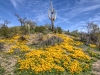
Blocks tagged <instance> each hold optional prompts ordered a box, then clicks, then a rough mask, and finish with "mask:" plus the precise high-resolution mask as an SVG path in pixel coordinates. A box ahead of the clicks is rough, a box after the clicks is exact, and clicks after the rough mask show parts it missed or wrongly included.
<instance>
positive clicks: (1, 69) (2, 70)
mask: <svg viewBox="0 0 100 75" xmlns="http://www.w3.org/2000/svg"><path fill="white" fill-rule="evenodd" d="M4 74H5V69H4V68H3V67H2V66H1V65H0V75H4Z"/></svg>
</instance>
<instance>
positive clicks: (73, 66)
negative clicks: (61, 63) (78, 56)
mask: <svg viewBox="0 0 100 75" xmlns="http://www.w3.org/2000/svg"><path fill="white" fill-rule="evenodd" d="M69 70H70V72H71V73H72V74H74V73H80V72H81V71H82V68H81V67H80V64H79V62H78V61H77V60H74V61H73V62H71V64H70V66H69Z"/></svg>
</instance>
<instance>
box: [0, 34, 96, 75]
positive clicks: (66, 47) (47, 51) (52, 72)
mask: <svg viewBox="0 0 100 75" xmlns="http://www.w3.org/2000/svg"><path fill="white" fill-rule="evenodd" d="M53 36H57V37H61V38H62V39H63V40H64V41H63V42H61V43H60V44H57V43H56V44H55V45H54V46H47V47H41V48H37V49H35V48H31V47H30V46H29V45H27V43H28V42H29V41H28V39H29V37H30V36H24V37H25V38H26V39H27V40H25V41H20V40H19V37H20V36H18V35H17V36H14V37H12V38H11V39H2V40H0V42H4V43H5V45H7V46H9V48H8V50H7V51H5V52H6V54H8V55H12V56H15V57H16V59H17V62H16V65H15V69H14V72H13V73H12V75H87V74H90V72H91V57H90V56H89V55H87V54H86V53H84V52H83V50H82V48H79V47H78V46H80V45H83V43H82V42H79V41H74V40H73V38H74V37H70V38H69V37H68V36H67V35H64V34H56V35H53ZM33 37H34V36H33ZM45 37H46V35H45ZM90 53H91V52H90ZM92 55H94V56H95V54H93V53H92Z"/></svg>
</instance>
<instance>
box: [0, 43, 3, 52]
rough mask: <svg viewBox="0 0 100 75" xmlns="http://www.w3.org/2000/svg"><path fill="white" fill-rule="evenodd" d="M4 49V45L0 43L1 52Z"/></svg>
mask: <svg viewBox="0 0 100 75" xmlns="http://www.w3.org/2000/svg"><path fill="white" fill-rule="evenodd" d="M3 48H4V43H3V42H0V50H2V49H3Z"/></svg>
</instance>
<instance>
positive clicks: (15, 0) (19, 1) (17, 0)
mask: <svg viewBox="0 0 100 75" xmlns="http://www.w3.org/2000/svg"><path fill="white" fill-rule="evenodd" d="M10 1H11V3H12V5H13V6H14V8H15V9H17V7H18V5H19V4H22V2H23V0H10Z"/></svg>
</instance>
